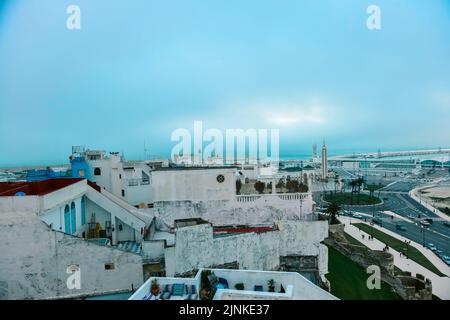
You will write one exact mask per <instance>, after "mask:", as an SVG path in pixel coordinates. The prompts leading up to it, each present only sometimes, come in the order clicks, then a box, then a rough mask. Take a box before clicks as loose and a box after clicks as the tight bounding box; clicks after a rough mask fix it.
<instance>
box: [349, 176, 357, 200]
mask: <svg viewBox="0 0 450 320" xmlns="http://www.w3.org/2000/svg"><path fill="white" fill-rule="evenodd" d="M350 187H351V188H352V190H351V193H350V197H351V199H350V204H351V205H353V194H354V193H355V188H356V180H352V181H350Z"/></svg>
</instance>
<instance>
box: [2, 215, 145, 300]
mask: <svg viewBox="0 0 450 320" xmlns="http://www.w3.org/2000/svg"><path fill="white" fill-rule="evenodd" d="M0 235H1V241H0V257H1V258H0V270H1V272H0V300H1V299H43V298H52V297H64V296H71V295H90V294H93V293H104V292H110V291H116V290H131V287H132V286H134V288H137V287H138V286H140V285H141V284H142V283H143V271H142V257H141V256H139V255H136V254H132V253H129V252H124V251H121V250H118V249H113V248H111V247H105V246H100V245H97V244H93V243H90V242H88V241H85V240H83V239H81V238H77V237H74V236H70V235H66V234H64V233H61V232H57V231H54V230H51V229H50V228H49V227H48V226H47V225H46V224H45V223H44V222H43V221H41V220H40V219H39V218H37V217H36V215H35V214H34V213H32V212H29V213H24V212H22V213H18V212H14V213H11V214H9V213H7V212H1V213H0ZM105 264H110V266H113V269H109V270H106V269H105ZM71 265H78V266H79V268H80V276H81V278H80V279H81V289H73V290H69V289H68V288H67V284H66V282H67V279H68V277H69V276H70V275H71V274H68V273H67V268H68V267H69V266H71Z"/></svg>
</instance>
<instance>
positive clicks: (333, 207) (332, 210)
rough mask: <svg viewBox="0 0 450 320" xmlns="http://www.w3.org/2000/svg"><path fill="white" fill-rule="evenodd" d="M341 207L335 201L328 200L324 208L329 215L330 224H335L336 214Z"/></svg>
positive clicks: (336, 221)
mask: <svg viewBox="0 0 450 320" xmlns="http://www.w3.org/2000/svg"><path fill="white" fill-rule="evenodd" d="M340 210H341V207H340V206H339V205H338V204H337V203H336V202H330V203H329V204H328V206H327V209H326V210H325V212H326V213H328V214H329V215H330V224H337V223H338V220H337V218H336V216H337V215H338V214H339V211H340Z"/></svg>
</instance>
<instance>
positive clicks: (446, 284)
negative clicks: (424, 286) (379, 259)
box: [339, 216, 450, 300]
mask: <svg viewBox="0 0 450 320" xmlns="http://www.w3.org/2000/svg"><path fill="white" fill-rule="evenodd" d="M339 219H340V220H341V221H342V223H345V228H344V231H345V232H346V233H347V234H349V235H350V236H352V237H353V238H355V239H356V240H358V241H360V242H361V243H362V244H364V245H365V246H366V247H368V248H369V249H371V250H379V251H382V250H383V248H384V247H385V244H384V243H382V242H381V241H379V240H377V239H376V238H374V239H373V240H369V235H368V234H367V233H365V232H363V231H360V230H359V229H358V228H357V227H355V226H353V225H350V218H348V217H342V216H341V217H339ZM352 222H356V221H355V219H352ZM359 222H361V223H365V222H364V221H358V223H359ZM366 224H367V225H370V224H369V223H366ZM372 227H374V228H377V229H379V230H380V231H383V232H384V233H386V234H388V235H390V236H392V237H395V238H397V239H399V240H402V241H405V240H407V239H406V238H404V237H401V236H399V235H397V234H396V233H394V232H391V231H389V230H386V229H383V228H380V227H377V226H376V225H373V226H372ZM362 235H364V239H362ZM408 241H409V240H408ZM410 245H411V246H414V247H415V248H417V249H418V250H420V252H422V253H423V254H424V255H425V257H427V259H429V260H430V261H431V262H432V263H433V264H434V265H435V266H436V268H438V269H439V271H441V272H442V273H443V274H446V275H447V276H450V268H449V267H448V266H447V265H446V264H445V263H444V262H443V261H441V260H440V259H439V258H438V257H437V256H436V255H435V254H434V253H432V252H431V251H430V250H428V249H425V248H423V247H422V246H421V245H420V244H418V243H415V242H412V241H411V243H410ZM389 252H390V253H391V254H392V255H393V257H394V265H395V266H397V267H398V268H399V269H401V270H403V271H409V272H411V274H412V275H415V274H416V273H419V274H421V275H423V276H424V277H426V278H428V279H430V280H431V283H432V285H433V294H434V295H436V296H437V297H439V298H440V299H443V300H450V278H449V277H439V276H438V275H436V274H435V273H433V272H431V271H430V270H428V269H426V268H424V267H422V266H421V265H420V264H418V263H416V262H414V261H412V260H411V259H406V258H405V257H400V253H399V252H398V251H396V250H394V249H392V248H389ZM433 256H434V257H433Z"/></svg>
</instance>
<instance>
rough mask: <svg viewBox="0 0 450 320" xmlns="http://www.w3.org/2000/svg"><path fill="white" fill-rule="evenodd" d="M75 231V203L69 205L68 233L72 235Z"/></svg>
mask: <svg viewBox="0 0 450 320" xmlns="http://www.w3.org/2000/svg"><path fill="white" fill-rule="evenodd" d="M76 231H77V210H76V209H75V203H74V202H72V203H71V205H70V233H71V234H74V233H75V232H76Z"/></svg>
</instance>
